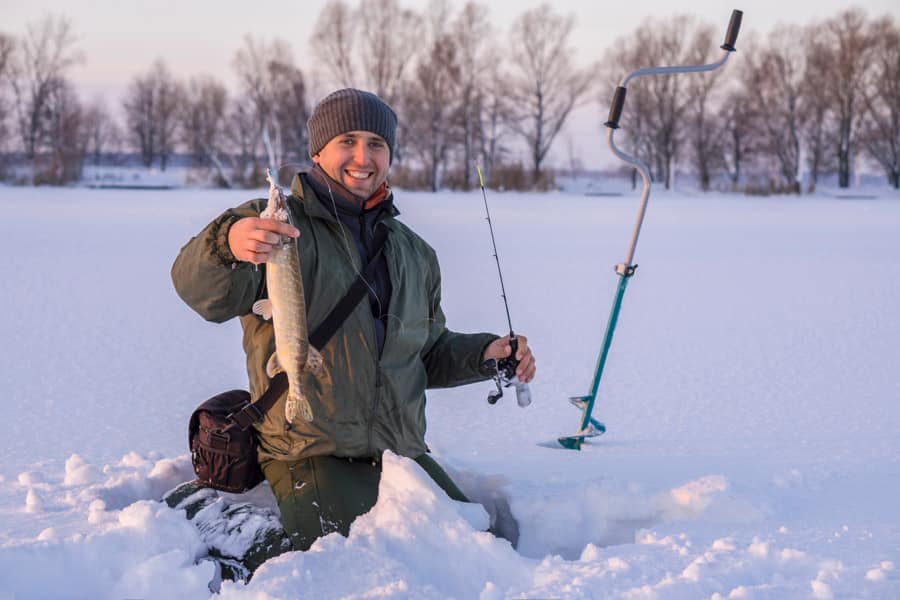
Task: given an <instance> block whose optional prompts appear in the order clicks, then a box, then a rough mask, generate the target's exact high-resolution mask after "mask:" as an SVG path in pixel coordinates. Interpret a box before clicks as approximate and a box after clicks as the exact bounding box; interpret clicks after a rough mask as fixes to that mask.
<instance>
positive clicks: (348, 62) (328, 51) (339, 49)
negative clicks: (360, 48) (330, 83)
mask: <svg viewBox="0 0 900 600" xmlns="http://www.w3.org/2000/svg"><path fill="white" fill-rule="evenodd" d="M358 29H359V23H358V20H357V18H356V15H355V14H354V13H353V12H352V11H351V10H350V7H349V6H347V3H346V2H344V0H329V1H328V3H327V4H325V6H324V7H323V8H322V11H321V12H320V13H319V18H318V19H317V20H316V26H315V29H314V31H313V36H312V52H313V55H314V56H315V57H316V59H317V62H318V64H319V65H321V67H322V69H323V70H324V71H325V73H326V74H327V76H329V77H331V79H333V80H334V81H335V82H337V83H338V84H339V85H341V86H343V87H353V86H355V85H358V84H357V83H356V81H357V75H356V69H354V67H353V64H354V60H355V59H354V56H353V50H354V46H353V39H354V36H355V35H356V33H357V31H358Z"/></svg>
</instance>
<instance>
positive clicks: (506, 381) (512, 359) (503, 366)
mask: <svg viewBox="0 0 900 600" xmlns="http://www.w3.org/2000/svg"><path fill="white" fill-rule="evenodd" d="M509 345H510V346H511V347H512V352H510V354H509V356H507V357H506V358H501V359H500V360H499V361H498V360H497V359H496V358H489V359H487V360H486V361H484V365H485V367H486V368H487V369H489V370H491V371H492V372H493V373H494V375H493V379H494V384H495V385H496V386H497V389H496V391H493V392H489V393H488V397H487V401H488V404H497V400H499V399H500V398H502V397H503V388H505V387H510V386H515V388H516V401H517V402H518V403H519V406H521V407H522V408H525V407H526V406H528V405H529V404H531V389H530V388H529V387H528V384H527V383H523V382H521V381H519V378H518V377H516V368H518V366H519V361H518V360H516V351H517V350H518V347H519V340H517V339H516V338H515V337H511V338H510V340H509Z"/></svg>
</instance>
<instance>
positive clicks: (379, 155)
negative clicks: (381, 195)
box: [313, 131, 391, 199]
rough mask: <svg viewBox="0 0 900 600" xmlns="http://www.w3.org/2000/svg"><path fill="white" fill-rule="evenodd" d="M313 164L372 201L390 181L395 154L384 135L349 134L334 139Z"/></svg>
mask: <svg viewBox="0 0 900 600" xmlns="http://www.w3.org/2000/svg"><path fill="white" fill-rule="evenodd" d="M313 162H314V163H316V164H317V165H319V166H320V167H322V170H323V171H325V172H326V173H327V174H328V176H329V177H331V178H332V179H334V180H335V181H337V182H340V183H341V184H343V186H344V187H346V188H347V189H348V190H350V191H351V192H352V193H353V194H354V195H356V196H359V197H360V198H363V199H365V198H368V197H369V196H371V195H372V194H373V193H375V190H377V189H378V188H379V187H381V184H382V183H384V181H385V180H386V179H387V174H388V169H390V165H391V151H390V148H388V145H387V142H386V141H384V138H382V137H381V136H380V135H378V134H375V133H372V132H371V131H348V132H346V133H342V134H340V135H338V136H335V137H333V138H331V140H330V141H329V142H328V143H327V144H325V147H324V148H322V149H321V150H320V151H319V153H318V154H316V155H315V156H313Z"/></svg>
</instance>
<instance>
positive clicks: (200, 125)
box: [181, 76, 232, 187]
mask: <svg viewBox="0 0 900 600" xmlns="http://www.w3.org/2000/svg"><path fill="white" fill-rule="evenodd" d="M227 101H228V93H227V91H226V90H225V86H224V85H223V84H222V83H220V82H219V81H217V80H215V79H213V78H212V77H209V76H202V77H195V78H192V79H191V80H190V81H189V82H188V85H187V88H186V90H185V102H184V110H182V112H181V139H182V141H183V143H184V145H185V147H186V148H187V149H188V152H190V154H191V161H192V163H193V164H194V165H195V166H212V167H213V168H215V170H216V173H217V175H218V178H219V180H220V181H221V182H222V184H224V185H225V187H232V182H231V177H230V175H229V172H228V169H227V168H226V167H225V164H224V162H223V156H222V154H223V148H224V145H225V143H226V138H225V106H226V103H227Z"/></svg>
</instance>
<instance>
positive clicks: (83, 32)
mask: <svg viewBox="0 0 900 600" xmlns="http://www.w3.org/2000/svg"><path fill="white" fill-rule="evenodd" d="M348 3H350V4H351V5H354V4H355V2H354V1H353V0H348ZM540 3H541V2H540V0H516V1H510V0H496V1H494V2H484V4H486V5H489V6H490V7H491V8H490V14H491V20H492V22H493V24H494V26H495V27H496V29H497V30H498V33H497V35H498V37H499V41H501V42H502V40H503V39H505V35H506V30H507V29H508V26H509V24H510V23H511V22H512V21H513V20H514V19H515V18H516V17H517V16H518V15H520V14H521V13H522V12H524V11H525V10H527V9H529V8H532V7H534V6H537V5H539V4H540ZM400 4H401V5H403V6H406V7H408V8H412V9H415V10H417V11H423V10H424V8H425V7H427V5H428V2H427V1H426V0H406V1H404V0H400ZM463 4H464V2H463V0H451V5H452V6H453V7H454V8H459V7H461V6H462V5H463ZM324 5H325V0H293V1H292V2H285V1H278V0H251V1H249V2H248V1H241V2H228V1H223V0H219V1H217V2H212V1H210V0H181V1H172V0H156V1H154V2H147V1H137V0H68V1H66V2H61V1H58V0H57V1H55V2H54V1H50V0H27V1H24V0H0V31H3V32H5V33H7V34H12V35H21V34H22V33H24V31H25V25H26V24H27V23H30V22H34V21H36V20H38V19H39V18H40V17H41V16H43V15H45V14H48V13H49V14H55V15H59V14H64V15H67V16H68V17H69V18H70V19H71V20H72V23H73V26H74V30H75V32H76V34H77V36H78V37H79V47H80V48H81V50H82V51H83V53H84V58H85V60H84V62H83V64H81V65H79V66H78V67H76V68H75V69H73V70H72V72H71V75H72V79H73V80H74V82H75V84H76V86H77V87H78V89H79V91H80V92H81V94H82V96H83V97H84V98H85V99H86V100H90V99H91V98H92V97H94V96H96V95H98V94H103V95H104V96H105V98H106V102H107V104H108V105H109V106H110V108H111V109H113V110H117V109H118V105H119V98H120V96H121V94H122V91H123V90H124V89H125V87H126V86H127V84H128V82H129V81H130V80H131V79H132V78H133V77H134V76H135V75H138V74H142V73H144V72H145V71H146V70H148V69H149V67H150V66H151V65H152V63H153V62H154V61H155V60H156V59H157V58H162V59H163V60H164V61H165V62H166V64H167V65H168V66H169V68H170V69H171V71H172V72H173V73H174V74H175V75H176V76H178V77H182V78H188V77H190V76H192V75H197V74H201V73H204V74H210V75H214V76H216V77H218V78H219V79H221V80H222V81H224V82H226V83H228V84H231V83H232V82H233V78H234V76H233V74H232V67H231V61H232V59H233V57H234V54H235V52H236V51H237V49H238V48H239V47H240V46H241V44H242V40H243V37H244V36H245V35H246V34H250V35H252V36H255V37H260V36H267V35H271V36H274V37H279V38H282V39H284V40H286V41H288V42H289V43H290V44H291V46H292V49H293V52H294V58H295V60H296V61H297V64H298V65H299V66H300V67H301V69H303V70H304V71H306V70H308V69H309V68H310V67H312V66H314V65H312V64H311V63H310V61H311V59H310V61H307V60H306V59H305V56H306V55H308V54H309V46H308V42H307V40H308V39H309V37H310V35H311V32H312V29H313V26H314V24H315V21H316V19H317V17H318V15H319V12H320V10H321V8H322V6H324ZM854 5H855V6H861V7H862V8H864V9H865V10H866V11H867V12H868V14H869V16H871V17H874V16H880V15H883V14H891V15H893V16H894V18H895V19H896V20H898V21H900V2H896V0H893V1H892V0H865V1H862V2H856V3H852V2H847V1H846V0H843V1H842V0H817V1H815V2H810V1H800V2H797V1H794V2H786V1H784V0H730V1H726V0H694V1H692V2H689V3H673V2H666V1H664V0H649V1H644V2H634V1H624V2H621V3H619V4H618V5H616V4H614V3H611V2H597V1H596V0H594V1H589V2H588V1H578V2H563V1H558V2H555V3H553V6H554V7H555V9H556V10H557V12H560V13H572V14H574V15H575V17H576V24H575V29H574V32H573V35H572V40H571V41H572V45H573V46H574V47H575V48H576V49H577V52H578V56H579V60H581V61H583V62H584V64H587V63H589V62H591V61H593V60H597V59H599V58H601V57H602V55H603V52H604V51H605V50H606V49H607V48H609V47H610V46H611V45H612V44H613V42H614V41H615V40H616V39H617V38H618V37H620V36H623V35H625V34H627V33H628V32H630V31H632V30H634V29H635V28H636V27H637V26H638V25H639V24H640V23H641V21H643V20H644V19H645V18H647V17H651V16H653V17H665V16H673V15H676V14H692V15H695V16H697V17H700V18H702V19H703V20H705V21H708V22H710V23H712V24H719V23H721V34H718V35H717V38H716V39H715V40H713V41H712V42H713V43H714V44H715V45H716V46H718V45H719V44H721V43H722V39H723V38H724V34H725V28H726V26H727V24H728V18H729V16H730V14H731V9H732V8H739V9H741V10H743V11H744V21H743V26H742V29H741V37H742V38H743V36H744V35H746V34H747V33H749V32H751V31H757V32H760V33H765V32H766V31H768V30H769V29H771V28H772V27H773V26H774V25H776V24H778V23H792V24H798V25H805V24H807V23H809V22H811V21H812V20H814V19H819V18H825V17H830V16H833V15H835V14H837V13H838V12H839V11H841V10H843V9H845V8H849V7H850V6H854ZM737 47H738V51H739V52H738V54H737V55H735V57H734V58H735V59H736V60H739V57H740V48H741V43H740V39H739V40H738V44H737ZM648 66H649V65H648ZM726 68H728V67H727V66H726ZM329 91H330V90H319V91H318V92H319V93H320V94H324V93H327V92H329ZM611 94H612V90H610V95H611ZM605 110H606V108H605V107H604V108H602V109H601V107H600V106H599V104H598V103H596V102H592V103H591V106H590V107H589V108H587V109H582V110H581V111H580V113H579V114H578V115H576V120H575V121H574V122H573V125H572V126H571V127H569V129H572V130H573V131H572V132H571V133H569V134H568V135H571V136H572V137H573V140H574V143H575V145H576V147H580V146H581V145H582V143H584V142H583V141H582V140H583V139H584V138H585V136H586V137H588V138H590V139H591V140H592V141H591V145H594V143H593V138H594V134H597V133H599V132H600V128H599V123H600V122H601V121H602V120H604V119H602V118H600V113H602V112H603V111H605ZM562 145H564V144H563V143H562V142H558V143H557V146H558V147H557V152H560V150H561V147H562ZM587 162H588V163H589V164H588V166H592V165H591V164H590V163H592V162H593V160H589V161H587Z"/></svg>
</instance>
